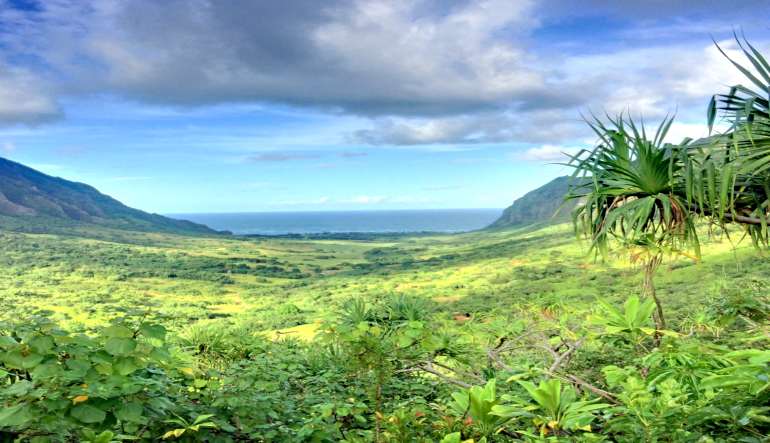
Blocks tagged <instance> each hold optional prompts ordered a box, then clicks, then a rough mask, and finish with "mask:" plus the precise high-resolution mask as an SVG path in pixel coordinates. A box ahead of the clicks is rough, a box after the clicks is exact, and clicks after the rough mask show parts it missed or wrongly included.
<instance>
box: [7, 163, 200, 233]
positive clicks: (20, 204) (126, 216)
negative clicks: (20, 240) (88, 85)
mask: <svg viewBox="0 0 770 443" xmlns="http://www.w3.org/2000/svg"><path fill="white" fill-rule="evenodd" d="M83 225H98V226H106V227H112V228H118V229H130V230H140V231H162V232H177V233H195V234H214V233H215V231H213V230H211V229H209V228H207V227H206V226H203V225H200V224H196V223H192V222H189V221H185V220H174V219H171V218H168V217H163V216H161V215H157V214H148V213H146V212H143V211H140V210H137V209H133V208H129V207H128V206H126V205H124V204H122V203H120V202H119V201H117V200H115V199H114V198H112V197H109V196H107V195H104V194H102V193H100V192H99V191H97V190H96V189H94V188H93V187H91V186H89V185H86V184H83V183H77V182H72V181H69V180H64V179H62V178H58V177H51V176H50V175H46V174H43V173H42V172H39V171H36V170H34V169H32V168H29V167H27V166H24V165H22V164H20V163H16V162H13V161H10V160H6V159H4V158H0V228H5V229H13V230H24V231H27V232H29V231H33V232H34V231H38V232H40V231H43V232H46V231H54V232H55V231H61V230H64V229H66V228H72V227H77V226H83Z"/></svg>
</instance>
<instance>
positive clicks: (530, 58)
mask: <svg viewBox="0 0 770 443" xmlns="http://www.w3.org/2000/svg"><path fill="white" fill-rule="evenodd" d="M27 3H28V2H27ZM37 5H38V6H37V7H35V8H26V9H20V8H17V7H14V5H13V4H12V3H11V2H10V1H8V0H0V122H6V123H8V122H11V123H16V122H26V123H35V122H43V121H47V120H51V119H54V118H57V117H60V116H61V107H60V105H59V104H58V99H59V98H60V97H71V96H79V95H82V94H105V93H106V94H111V95H117V96H120V97H123V98H128V99H130V100H136V101H140V102H144V103H153V104H160V105H171V106H181V107H200V106H209V105H217V104H223V103H276V104H282V105H291V106H298V107H305V108H315V109H321V110H323V111H325V112H330V113H346V114H355V115H360V116H364V117H366V118H367V120H364V121H365V122H367V121H368V122H369V123H368V124H367V123H364V125H365V127H363V128H361V129H359V130H354V131H352V133H351V134H350V135H349V136H348V140H349V141H351V142H355V143H365V144H372V145H420V144H473V143H503V142H510V141H524V142H532V143H560V142H561V141H563V140H567V139H574V138H576V137H583V136H585V135H586V131H585V128H584V126H583V125H582V123H581V122H580V121H578V119H577V116H578V113H579V111H580V110H584V111H585V110H587V109H593V110H596V111H598V112H602V111H604V110H608V111H610V112H617V111H619V110H623V109H626V108H627V107H628V108H630V109H632V110H635V111H637V112H640V113H643V114H644V115H646V116H648V117H651V118H655V117H659V116H660V115H662V114H665V113H666V112H668V111H672V110H674V109H676V108H677V106H679V110H680V115H684V116H687V117H690V116H693V115H695V114H696V113H699V112H702V111H701V109H702V107H703V106H704V105H705V100H706V99H707V98H708V95H709V94H710V93H713V92H716V91H717V90H718V87H721V86H723V85H724V84H729V83H730V82H731V81H733V78H732V77H729V76H730V74H729V72H731V70H732V68H730V67H729V65H725V64H724V63H723V60H721V59H720V58H719V56H718V54H717V55H715V54H714V53H713V51H712V52H708V51H706V50H705V48H706V47H708V46H709V44H710V43H709V42H708V41H707V40H704V41H700V40H698V41H697V42H696V43H693V42H690V41H686V42H685V41H680V40H677V39H676V38H672V39H670V41H667V42H666V44H665V45H658V44H657V43H649V45H648V46H643V47H640V46H634V45H633V44H630V43H628V42H623V41H622V39H619V38H617V37H618V36H619V35H623V34H622V33H623V32H626V33H628V34H627V35H642V34H656V35H661V36H662V35H668V36H675V37H676V36H678V35H680V34H681V33H682V32H685V31H687V32H697V33H698V34H699V35H700V34H703V33H704V32H706V31H707V30H708V29H712V28H713V29H717V30H718V32H721V31H722V30H723V28H724V27H725V26H731V25H732V24H733V23H738V24H741V23H742V22H741V20H752V23H753V21H756V20H758V19H757V17H760V16H761V17H764V15H766V14H762V13H756V12H757V11H760V12H761V11H765V9H763V7H766V6H767V3H766V2H758V1H746V2H741V4H740V5H730V4H728V2H716V1H714V2H712V1H694V0H685V1H681V2H669V1H666V2H664V1H662V0H649V1H641V0H639V1H627V2H626V1H623V2H619V1H610V0H588V1H587V2H574V1H568V0H545V1H542V2H541V1H536V0H516V1H511V0H451V1H445V0H327V1H324V2H318V1H316V0H284V1H280V2H277V1H258V0H257V1H255V0H228V1H217V0H164V1H157V0H130V1H128V0H46V1H40V2H37ZM598 16H601V17H605V19H606V20H607V21H609V22H612V25H613V26H614V30H612V31H611V32H610V31H607V30H605V29H603V28H598V27H597V28H594V29H593V31H594V32H588V33H586V32H581V33H579V34H576V33H575V32H574V29H573V30H572V31H570V29H572V28H570V26H571V24H570V23H572V22H571V20H572V21H574V20H578V21H579V20H582V19H587V18H590V17H598ZM692 17H700V19H697V20H695V19H693V18H692ZM704 17H705V18H704ZM663 18H665V19H666V20H663ZM585 23H587V22H584V23H583V25H585ZM715 23H716V25H715ZM717 25H718V26H717ZM540 31H544V32H545V33H546V34H548V33H550V34H549V35H551V37H549V38H550V40H547V39H544V41H546V40H547V41H548V42H549V43H553V42H556V43H558V44H554V45H553V47H545V48H544V47H542V46H541V45H540V44H539V43H538V41H536V39H537V38H539V37H541V36H542V35H545V34H541V33H539V32H540ZM608 36H611V37H612V36H614V37H615V38H616V40H617V41H618V42H620V43H622V44H619V43H617V42H616V43H615V44H614V45H607V46H605V45H602V44H601V42H602V41H603V40H606V39H607V38H608ZM571 40H579V41H580V42H581V43H580V44H579V45H575V42H574V41H571ZM575 48H578V49H575ZM589 49H590V50H589ZM694 66H697V67H698V69H693V67H694ZM725 66H727V68H726V69H725ZM698 115H700V114H698ZM293 155H294V154H292V153H289V154H286V155H284V156H283V157H285V158H281V156H280V155H277V154H259V155H256V156H254V157H255V158H254V159H253V161H289V160H299V159H301V158H296V157H293ZM260 156H264V158H261V157H260ZM271 156H272V157H271Z"/></svg>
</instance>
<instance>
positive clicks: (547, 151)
mask: <svg viewBox="0 0 770 443" xmlns="http://www.w3.org/2000/svg"><path fill="white" fill-rule="evenodd" d="M581 149H584V148H579V147H573V146H557V145H543V146H538V147H535V148H529V149H527V150H525V151H523V152H520V153H516V154H514V158H515V159H517V160H526V161H538V162H567V161H569V157H568V156H567V155H568V154H569V155H575V154H577V153H578V152H580V150H581Z"/></svg>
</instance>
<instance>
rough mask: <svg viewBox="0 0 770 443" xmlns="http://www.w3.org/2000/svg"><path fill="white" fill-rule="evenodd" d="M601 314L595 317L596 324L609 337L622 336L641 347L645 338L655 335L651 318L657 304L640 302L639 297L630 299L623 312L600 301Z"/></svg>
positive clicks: (646, 301)
mask: <svg viewBox="0 0 770 443" xmlns="http://www.w3.org/2000/svg"><path fill="white" fill-rule="evenodd" d="M597 303H598V304H599V308H600V312H599V313H598V314H597V315H595V316H594V318H593V321H594V323H595V324H598V325H601V326H602V327H603V328H604V333H605V334H607V335H613V336H620V337H621V338H623V339H625V340H627V341H628V342H630V343H632V344H635V345H640V344H641V343H642V341H643V340H645V338H647V337H650V336H652V335H653V334H654V333H655V328H654V327H652V324H651V321H650V318H651V316H652V313H653V311H655V302H653V301H652V300H649V299H648V300H643V301H642V300H639V297H637V296H631V297H629V298H628V299H627V300H626V302H625V304H624V305H623V311H619V310H618V309H617V308H615V307H614V306H612V305H611V304H609V303H607V302H606V301H604V300H598V301H597Z"/></svg>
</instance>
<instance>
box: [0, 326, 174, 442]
mask: <svg viewBox="0 0 770 443" xmlns="http://www.w3.org/2000/svg"><path fill="white" fill-rule="evenodd" d="M165 335H166V330H165V329H164V328H163V327H162V326H159V325H153V324H148V323H138V324H133V325H131V324H129V323H114V324H113V325H111V326H108V327H105V328H103V329H101V331H100V332H99V334H98V335H96V336H86V335H83V334H69V333H66V332H64V331H61V330H59V329H57V328H56V327H55V326H54V325H53V324H52V323H50V322H47V321H45V320H36V321H33V322H30V323H25V324H23V325H19V324H16V325H9V324H7V325H4V326H3V327H2V332H1V333H0V374H2V379H3V385H4V386H3V388H2V390H0V403H2V404H3V405H4V410H3V412H2V413H0V429H12V430H13V433H14V434H17V435H19V436H20V437H23V436H36V435H64V436H67V435H76V434H77V431H78V430H79V429H81V428H82V427H84V426H89V427H92V428H95V429H98V430H100V431H104V432H106V431H115V432H117V433H119V434H126V435H135V436H136V435H138V434H139V433H140V429H142V428H144V427H146V426H147V425H148V424H149V423H152V422H154V421H156V420H159V419H161V418H163V417H165V416H166V415H167V414H168V413H169V412H170V411H172V410H174V409H175V407H176V406H175V398H176V396H177V395H178V390H179V389H180V388H181V386H180V385H179V380H180V379H181V377H182V372H183V370H184V368H183V367H182V365H183V364H184V362H183V360H179V359H178V357H176V356H175V355H174V354H173V353H172V352H171V350H170V349H169V348H168V347H167V346H166V344H165ZM178 368H181V369H178ZM89 435H90V434H89ZM107 435H109V434H104V433H102V434H100V435H99V436H92V437H93V438H98V439H105V438H107V437H106V436H107ZM88 438H91V437H88ZM110 438H112V437H110Z"/></svg>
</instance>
